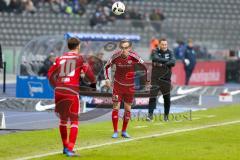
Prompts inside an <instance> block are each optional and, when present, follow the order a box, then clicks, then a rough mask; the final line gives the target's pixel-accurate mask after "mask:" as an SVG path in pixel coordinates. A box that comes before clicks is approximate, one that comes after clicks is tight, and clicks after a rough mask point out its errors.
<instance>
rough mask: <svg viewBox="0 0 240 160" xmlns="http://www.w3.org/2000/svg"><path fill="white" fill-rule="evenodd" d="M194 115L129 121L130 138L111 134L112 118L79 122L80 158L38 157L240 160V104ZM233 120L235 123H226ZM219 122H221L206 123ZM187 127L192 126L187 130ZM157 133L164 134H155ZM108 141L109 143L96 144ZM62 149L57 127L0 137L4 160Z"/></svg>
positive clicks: (0, 154)
mask: <svg viewBox="0 0 240 160" xmlns="http://www.w3.org/2000/svg"><path fill="white" fill-rule="evenodd" d="M192 116H193V120H192V121H189V120H184V121H170V122H162V121H155V122H152V123H149V122H145V121H136V120H134V121H132V122H130V124H129V130H128V131H129V133H130V134H131V136H132V140H131V141H127V142H125V141H124V139H123V138H118V139H112V138H111V134H112V124H111V122H101V123H94V124H93V123H91V124H82V125H81V124H80V127H79V136H78V140H77V144H76V148H77V149H78V150H77V152H78V153H80V155H81V156H80V157H78V158H67V157H66V156H65V155H62V154H59V153H58V154H54V155H48V156H44V157H40V158H36V159H44V160H47V159H48V160H53V159H56V160H64V159H81V160H85V159H86V160H105V159H113V160H115V159H116V160H123V159H124V160H125V159H129V160H139V159H148V160H155V159H168V160H175V159H178V160H192V159H194V160H226V159H228V160H239V157H240V152H239V149H240V104H239V105H229V106H222V107H218V108H212V109H208V110H203V111H196V112H193V113H192ZM233 121H235V122H236V123H232V124H225V123H226V122H227V123H228V122H233ZM238 121H239V122H238ZM214 124H217V125H219V126H210V127H206V126H207V125H214ZM119 126H121V122H120V124H119ZM200 127H202V128H200ZM193 128H198V129H196V130H195V129H193ZM187 129H190V130H188V131H186V130H187ZM191 129H193V130H191ZM175 131H176V132H175ZM165 133H166V134H165ZM168 133H169V134H168ZM155 134H159V135H160V136H156V137H150V135H155ZM164 134H165V135H164ZM146 136H149V137H146ZM139 137H142V138H139ZM118 142H120V143H118ZM123 142H124V143H123ZM105 143H108V145H103V146H101V147H91V146H93V145H101V144H105ZM111 143H114V144H111ZM86 147H91V148H89V149H87V148H86ZM61 150H62V146H61V140H60V136H59V133H58V130H57V129H51V130H44V131H33V132H21V133H13V134H8V135H1V136H0V151H1V152H0V159H4V160H8V159H17V158H20V159H21V158H24V157H32V156H35V155H42V154H48V153H50V154H51V153H54V152H61Z"/></svg>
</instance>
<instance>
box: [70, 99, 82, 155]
mask: <svg viewBox="0 0 240 160" xmlns="http://www.w3.org/2000/svg"><path fill="white" fill-rule="evenodd" d="M71 100H72V104H71V106H70V115H69V117H70V121H71V127H70V134H69V143H68V150H69V152H68V153H67V156H71V157H72V156H78V155H77V154H75V153H74V152H73V148H74V146H75V143H76V140H77V135H78V118H79V117H78V115H79V111H80V103H79V96H78V95H72V96H71Z"/></svg>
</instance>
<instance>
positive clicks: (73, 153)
mask: <svg viewBox="0 0 240 160" xmlns="http://www.w3.org/2000/svg"><path fill="white" fill-rule="evenodd" d="M66 155H67V156H68V157H79V156H80V155H79V154H76V153H75V152H74V151H69V150H68V151H67V152H66Z"/></svg>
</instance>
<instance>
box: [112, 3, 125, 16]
mask: <svg viewBox="0 0 240 160" xmlns="http://www.w3.org/2000/svg"><path fill="white" fill-rule="evenodd" d="M124 11H125V5H124V4H123V3H122V2H120V1H117V2H115V3H113V5H112V12H113V13H114V14H116V15H121V14H123V13H124Z"/></svg>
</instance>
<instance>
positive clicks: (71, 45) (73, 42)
mask: <svg viewBox="0 0 240 160" xmlns="http://www.w3.org/2000/svg"><path fill="white" fill-rule="evenodd" d="M79 44H80V40H79V39H78V38H75V37H73V38H69V39H68V49H70V50H74V49H76V48H77V47H78V46H79Z"/></svg>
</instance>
